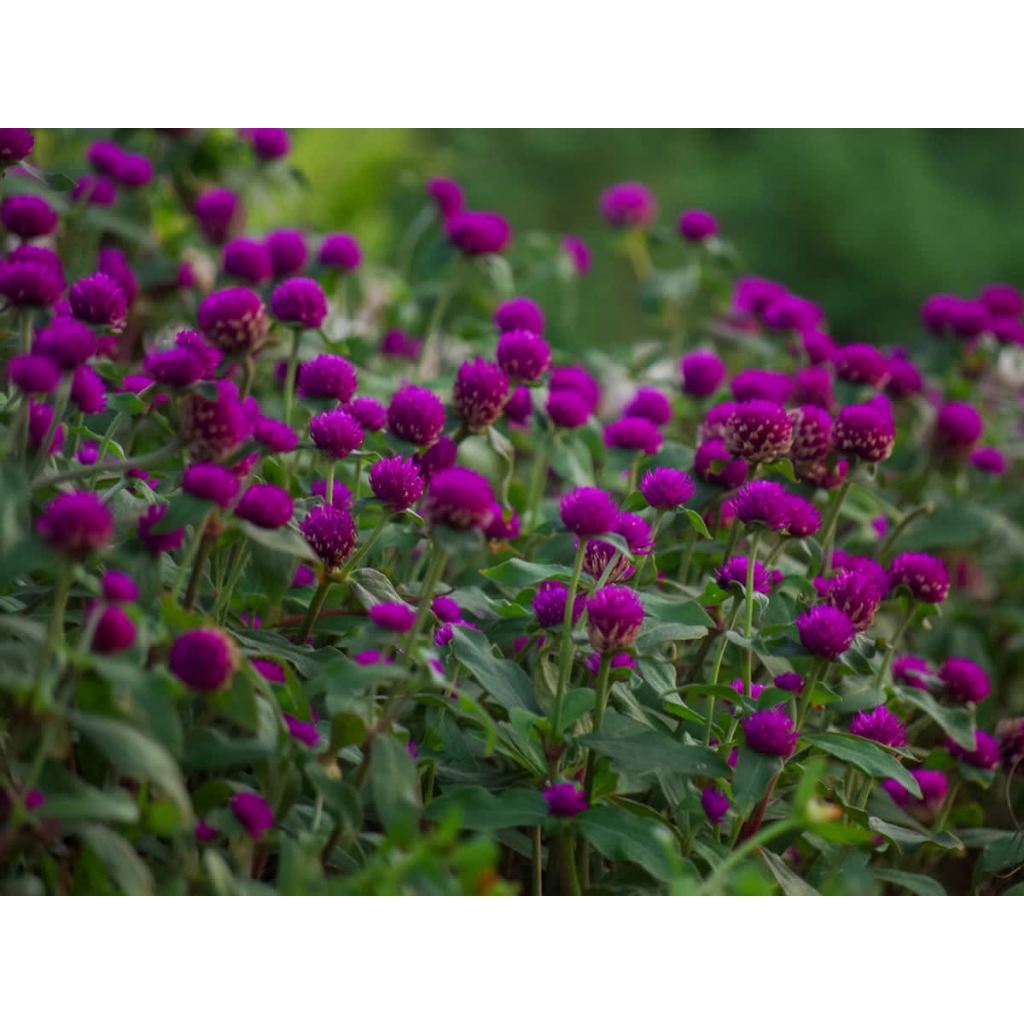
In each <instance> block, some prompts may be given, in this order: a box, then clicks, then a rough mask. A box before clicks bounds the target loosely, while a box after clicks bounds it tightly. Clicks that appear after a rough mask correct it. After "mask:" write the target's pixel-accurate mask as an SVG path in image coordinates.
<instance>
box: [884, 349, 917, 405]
mask: <svg viewBox="0 0 1024 1024" xmlns="http://www.w3.org/2000/svg"><path fill="white" fill-rule="evenodd" d="M923 389H924V377H923V376H922V375H921V371H920V370H919V369H918V368H917V367H916V366H915V365H914V364H913V363H912V362H911V361H910V360H909V359H907V358H906V357H905V356H895V355H894V356H892V357H890V359H889V379H888V380H887V381H886V383H885V393H886V394H887V395H889V396H890V397H891V398H905V397H906V396H907V395H918V394H920V393H921V391H922V390H923Z"/></svg>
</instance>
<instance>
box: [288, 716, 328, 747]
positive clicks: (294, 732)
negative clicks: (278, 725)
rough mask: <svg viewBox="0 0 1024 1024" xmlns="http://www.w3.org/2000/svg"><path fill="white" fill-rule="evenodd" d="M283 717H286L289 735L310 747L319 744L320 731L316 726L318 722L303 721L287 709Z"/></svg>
mask: <svg viewBox="0 0 1024 1024" xmlns="http://www.w3.org/2000/svg"><path fill="white" fill-rule="evenodd" d="M281 717H282V718H283V719H284V724H285V727H286V728H287V729H288V735H289V736H291V738H292V739H293V740H298V742H299V743H301V744H302V745H303V746H305V747H309V748H310V749H312V748H313V747H315V746H317V745H318V744H319V742H320V731H319V729H317V727H316V722H306V721H303V720H302V719H301V718H296V717H295V716H294V715H290V714H288V712H287V711H285V712H284V713H283V714H282V715H281Z"/></svg>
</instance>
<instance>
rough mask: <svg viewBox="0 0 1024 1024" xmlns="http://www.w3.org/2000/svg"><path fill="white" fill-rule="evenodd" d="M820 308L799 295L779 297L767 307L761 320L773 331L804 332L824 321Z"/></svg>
mask: <svg viewBox="0 0 1024 1024" xmlns="http://www.w3.org/2000/svg"><path fill="white" fill-rule="evenodd" d="M824 316H825V314H824V312H823V311H822V309H821V307H820V306H819V305H818V304H817V303H814V302H811V301H810V300H808V299H804V298H801V297H800V296H799V295H788V294H787V295H781V296H779V298H777V299H775V301H774V302H772V303H771V304H770V305H768V306H767V307H766V308H765V310H764V313H763V314H762V319H763V320H764V325H765V327H770V328H771V329H772V330H774V331H805V330H809V329H811V328H813V327H817V326H818V324H820V323H821V321H822V320H823V319H824Z"/></svg>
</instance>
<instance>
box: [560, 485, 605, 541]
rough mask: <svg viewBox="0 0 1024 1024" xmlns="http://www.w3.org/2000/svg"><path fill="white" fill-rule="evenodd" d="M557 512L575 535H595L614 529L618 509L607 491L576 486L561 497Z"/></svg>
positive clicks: (566, 526)
mask: <svg viewBox="0 0 1024 1024" xmlns="http://www.w3.org/2000/svg"><path fill="white" fill-rule="evenodd" d="M559 514H560V515H561V517H562V523H563V524H564V525H565V528H566V529H567V530H569V531H570V532H572V533H575V534H576V536H577V537H596V536H597V535H598V534H601V533H610V532H611V531H612V530H614V529H615V523H616V522H617V520H618V517H619V510H618V509H617V508H616V506H615V502H614V501H613V500H612V497H611V495H609V494H608V492H607V491H602V490H601V489H600V488H599V487H577V488H576V489H575V490H572V491H569V493H568V494H566V495H565V496H564V497H563V498H562V502H561V505H560V506H559Z"/></svg>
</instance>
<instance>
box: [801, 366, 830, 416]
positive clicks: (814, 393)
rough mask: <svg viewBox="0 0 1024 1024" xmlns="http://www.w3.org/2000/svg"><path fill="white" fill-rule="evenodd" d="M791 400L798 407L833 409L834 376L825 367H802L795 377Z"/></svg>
mask: <svg viewBox="0 0 1024 1024" xmlns="http://www.w3.org/2000/svg"><path fill="white" fill-rule="evenodd" d="M790 398H791V400H792V401H793V402H795V403H797V404H798V405H804V406H817V407H819V408H821V409H831V408H832V404H833V402H834V401H835V397H834V395H833V392H832V374H831V373H829V371H828V368H827V367H824V366H802V367H801V368H800V369H799V370H797V371H796V373H795V374H794V375H793V393H792V395H791V396H790Z"/></svg>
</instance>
